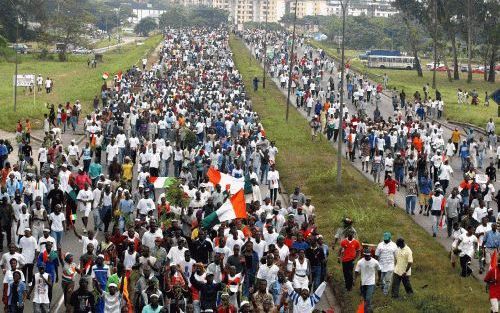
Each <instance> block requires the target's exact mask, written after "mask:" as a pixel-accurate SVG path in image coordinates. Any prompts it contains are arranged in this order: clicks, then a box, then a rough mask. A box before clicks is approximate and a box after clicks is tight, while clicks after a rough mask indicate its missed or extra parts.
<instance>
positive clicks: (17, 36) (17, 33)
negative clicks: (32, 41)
mask: <svg viewBox="0 0 500 313" xmlns="http://www.w3.org/2000/svg"><path fill="white" fill-rule="evenodd" d="M15 9H16V43H15V45H14V53H15V54H16V70H15V73H14V75H15V76H14V112H16V109H17V64H18V60H17V49H18V47H17V42H18V38H19V15H18V12H17V8H15ZM33 87H34V86H33ZM33 92H35V89H34V88H33Z"/></svg>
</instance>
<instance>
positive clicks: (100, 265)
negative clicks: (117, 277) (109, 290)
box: [90, 254, 111, 313]
mask: <svg viewBox="0 0 500 313" xmlns="http://www.w3.org/2000/svg"><path fill="white" fill-rule="evenodd" d="M90 275H91V277H92V279H93V280H96V281H97V283H98V284H99V287H101V290H106V283H107V282H108V277H109V276H110V275H111V274H110V271H109V267H108V266H107V265H105V264H104V255H102V254H99V255H98V256H97V259H96V261H95V265H94V266H92V273H91V274H90ZM103 312H104V299H102V298H101V299H99V301H98V302H97V305H96V313H103Z"/></svg>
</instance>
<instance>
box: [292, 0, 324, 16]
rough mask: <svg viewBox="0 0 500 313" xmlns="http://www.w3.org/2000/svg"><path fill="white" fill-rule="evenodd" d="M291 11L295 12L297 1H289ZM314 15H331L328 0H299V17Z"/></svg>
mask: <svg viewBox="0 0 500 313" xmlns="http://www.w3.org/2000/svg"><path fill="white" fill-rule="evenodd" d="M288 7H289V11H288V12H289V13H292V14H293V13H294V12H295V1H290V2H289V5H288ZM314 15H329V12H328V2H327V1H326V0H298V1H297V18H303V17H304V16H314Z"/></svg>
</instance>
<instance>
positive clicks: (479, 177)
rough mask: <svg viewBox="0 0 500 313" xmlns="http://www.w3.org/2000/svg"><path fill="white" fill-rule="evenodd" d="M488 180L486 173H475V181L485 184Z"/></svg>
mask: <svg viewBox="0 0 500 313" xmlns="http://www.w3.org/2000/svg"><path fill="white" fill-rule="evenodd" d="M487 182H488V175H486V174H476V183H478V184H486V183H487Z"/></svg>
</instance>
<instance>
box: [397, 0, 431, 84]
mask: <svg viewBox="0 0 500 313" xmlns="http://www.w3.org/2000/svg"><path fill="white" fill-rule="evenodd" d="M393 6H394V7H396V8H397V9H398V10H399V11H400V12H401V15H402V17H403V22H404V24H405V26H406V28H407V29H408V35H409V38H408V39H409V41H410V47H411V50H412V54H413V57H414V58H415V69H416V71H417V75H418V77H423V73H422V65H421V64H420V58H419V57H418V51H419V49H418V46H419V45H418V41H419V38H418V26H419V25H418V22H417V21H418V16H421V15H422V14H423V11H424V10H423V6H422V4H421V2H420V1H416V0H396V1H394V2H393Z"/></svg>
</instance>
